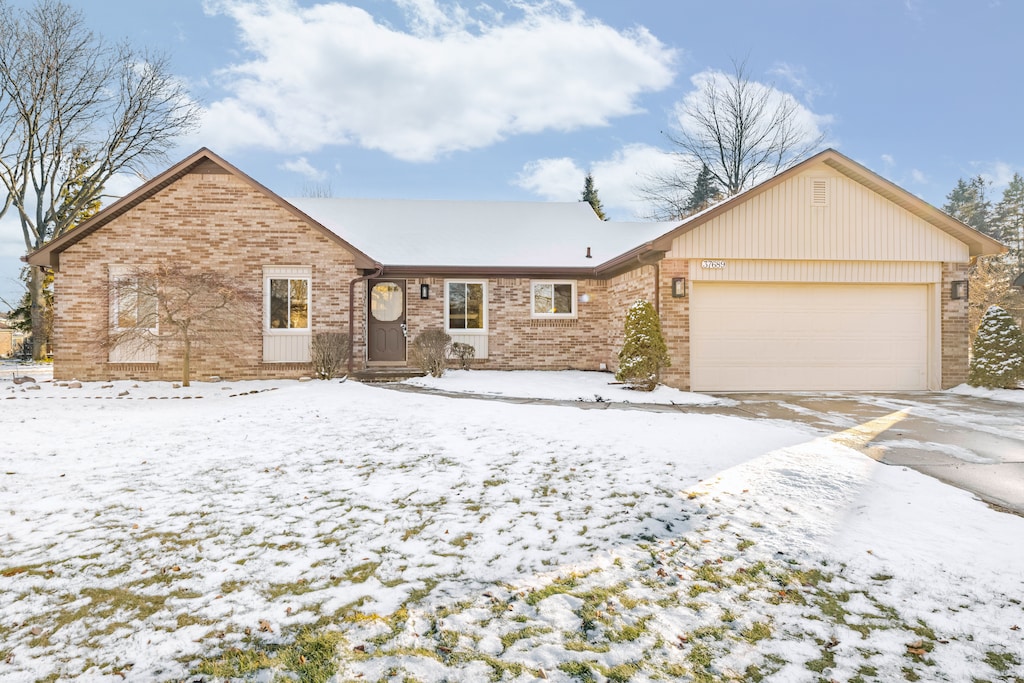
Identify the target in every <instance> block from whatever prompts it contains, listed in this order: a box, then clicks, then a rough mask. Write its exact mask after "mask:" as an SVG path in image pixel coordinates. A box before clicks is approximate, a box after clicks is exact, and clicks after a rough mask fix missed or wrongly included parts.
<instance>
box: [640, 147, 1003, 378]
mask: <svg viewBox="0 0 1024 683" xmlns="http://www.w3.org/2000/svg"><path fill="white" fill-rule="evenodd" d="M652 247H653V248H656V249H664V252H665V257H664V259H663V260H662V261H661V262H660V263H659V278H660V284H661V289H660V290H659V291H660V292H661V294H660V303H661V308H660V309H659V314H660V316H661V320H662V327H663V329H664V330H666V342H667V344H668V347H669V354H670V356H671V358H672V367H671V368H669V369H668V370H667V371H666V373H665V374H666V376H668V377H669V381H670V382H672V383H673V384H674V385H675V386H682V387H687V388H689V389H692V390H693V391H710V392H716V391H928V390H936V389H942V388H946V387H950V386H955V385H957V384H959V383H961V382H963V381H964V380H965V379H966V374H967V373H966V370H967V356H968V335H969V330H968V327H967V308H968V302H967V298H966V296H963V294H962V292H963V291H964V289H965V288H964V285H965V284H966V280H967V278H968V270H969V268H970V264H971V262H972V260H973V259H974V258H976V257H978V256H984V255H989V254H998V253H1000V251H1001V250H1002V247H1001V245H999V243H998V242H996V241H994V240H992V239H991V238H989V237H986V236H985V235H982V234H980V233H978V232H976V231H975V230H973V229H971V228H970V227H968V226H966V225H964V224H962V223H960V222H958V221H956V220H954V219H952V218H950V217H949V216H947V215H946V214H944V213H942V212H941V211H939V210H938V209H936V208H935V207H933V206H931V205H929V204H927V203H926V202H924V201H922V200H921V199H919V198H917V197H915V196H913V195H912V194H910V193H908V192H906V191H905V190H902V189H901V188H899V187H897V186H895V185H893V184H892V183H890V182H889V181H887V180H885V179H884V178H881V177H880V176H877V175H875V174H873V173H872V172H871V171H869V170H868V169H866V168H864V167H863V166H860V165H859V164H857V163H855V162H853V161H851V160H849V159H847V158H846V157H844V156H842V155H840V154H838V153H836V152H833V151H828V152H824V153H822V154H819V155H817V156H815V157H813V158H811V159H808V160H807V161H805V162H803V163H801V164H798V165H797V166H794V167H793V168H791V169H789V170H787V171H785V172H783V173H780V174H779V175H778V176H776V177H775V178H772V179H771V180H768V181H765V182H764V183H762V184H760V185H758V186H756V187H754V188H751V189H750V190H747V191H746V192H742V193H740V194H737V195H735V196H733V197H730V198H729V199H728V200H726V201H724V202H722V203H721V204H718V205H716V206H714V207H712V208H710V209H708V210H706V211H703V212H701V213H699V214H696V215H695V216H693V217H691V218H690V219H688V220H687V221H686V222H684V223H683V224H682V225H680V226H679V227H678V228H677V229H675V230H673V231H672V232H671V233H669V234H668V235H666V236H665V238H664V239H658V240H656V241H655V242H654V243H653V244H652Z"/></svg>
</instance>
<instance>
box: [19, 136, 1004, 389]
mask: <svg viewBox="0 0 1024 683" xmlns="http://www.w3.org/2000/svg"><path fill="white" fill-rule="evenodd" d="M1002 250H1003V247H1002V245H1000V244H999V243H998V242H996V241H994V240H992V239H990V238H988V237H986V236H985V235H982V234H981V233H979V232H977V231H975V230H973V229H971V228H970V227H968V226H966V225H964V224H963V223H960V222H958V221H956V220H954V219H952V218H950V217H949V216H947V215H946V214H944V213H943V212H941V211H939V210H938V209H936V208H934V207H933V206H931V205H929V204H927V203H925V202H924V201H922V200H920V199H919V198H917V197H915V196H913V195H912V194H910V193H908V192H906V191H905V190H903V189H901V188H899V187H897V186H896V185H894V184H893V183H891V182H889V181H887V180H885V179H884V178H882V177H880V176H878V175H877V174H875V173H873V172H872V171H870V170H868V169H867V168H865V167H863V166H861V165H860V164H858V163H856V162H854V161H852V160H851V159H849V158H847V157H845V156H843V155H842V154H839V153H838V152H836V151H834V150H826V151H824V152H821V153H820V154H817V155H816V156H814V157H812V158H810V159H807V160H806V161H804V162H802V163H800V164H798V165H796V166H794V167H792V168H790V169H789V170H787V171H785V172H783V173H781V174H779V175H778V176H776V177H775V178H772V179H771V180H768V181H766V182H764V183H761V184H760V185H758V186H756V187H754V188H752V189H750V190H747V191H745V192H743V193H741V194H739V195H736V196H734V197H731V198H730V199H728V200H727V201H724V202H722V203H720V204H718V205H717V206H715V207H713V208H711V209H709V210H706V211H704V212H702V213H700V214H697V215H695V216H692V217H690V218H688V219H686V220H684V221H677V222H673V223H615V222H603V221H601V220H599V219H598V218H597V217H596V216H595V215H594V213H593V212H592V211H591V209H590V206H589V205H588V204H586V203H581V202H572V203H539V202H536V203H526V202H524V203H517V202H446V201H402V200H345V199H298V200H285V199H282V198H281V197H278V196H277V195H276V194H274V193H273V192H271V191H269V190H268V189H267V188H265V187H263V186H262V185H260V184H259V183H257V182H256V181H255V180H253V179H252V178H250V177H249V176H247V175H246V174H244V173H242V172H241V171H239V170H238V169H236V168H235V167H234V166H232V165H231V164H229V163H228V162H226V161H224V160H223V159H221V158H220V157H218V156H217V155H216V154H214V153H212V152H210V151H209V150H206V149H201V150H199V151H198V152H196V153H195V154H193V155H191V156H190V157H188V158H187V159H185V160H183V161H181V162H180V163H178V164H175V165H174V166H172V167H171V168H169V169H168V170H166V171H165V172H163V173H161V174H160V175H159V176H157V177H155V178H153V179H152V180H150V181H149V182H147V183H146V184H145V185H143V186H141V187H140V188H138V189H137V190H135V191H134V192H132V193H131V194H129V195H127V196H125V197H123V198H122V199H121V200H119V201H118V202H116V203H114V204H112V205H111V206H109V207H108V208H106V209H105V210H103V211H102V212H100V213H99V214H97V215H96V216H95V217H93V218H92V219H90V220H89V221H88V222H86V223H84V224H82V225H81V226H79V227H78V228H77V229H76V230H74V231H72V232H69V233H66V234H65V235H63V236H62V237H60V238H59V239H56V240H54V241H52V242H50V243H49V244H47V245H46V246H45V247H43V248H42V249H40V250H38V251H36V252H34V253H32V254H30V255H29V256H28V257H27V259H28V261H29V263H30V264H32V265H34V266H40V267H44V268H50V269H52V270H53V271H54V272H55V283H54V288H55V289H54V292H55V298H56V301H57V310H56V315H55V322H54V335H55V348H56V350H57V352H56V357H55V362H54V375H55V377H56V378H58V379H70V378H77V379H81V380H109V379H116V378H125V379H129V378H130V379H142V380H150V379H153V380H155V379H161V380H176V379H178V378H179V373H180V359H179V357H178V355H177V354H180V350H178V349H176V348H175V347H173V346H162V347H159V348H156V347H153V348H151V349H149V350H146V349H143V350H141V351H140V350H138V349H136V350H134V351H131V350H125V349H121V348H114V349H110V350H106V349H104V348H103V347H102V345H100V344H97V343H96V338H97V331H101V332H102V331H103V330H108V329H110V327H109V326H110V325H112V324H113V320H115V319H116V315H117V311H116V309H117V307H118V306H119V305H121V304H119V302H117V301H111V300H110V299H111V298H116V296H112V295H111V294H110V291H111V288H110V287H109V286H107V283H109V282H110V281H111V280H112V278H116V277H118V275H119V274H123V273H124V272H126V270H127V269H131V268H137V267H151V266H155V265H159V264H171V263H174V264H189V265H192V266H194V267H196V268H197V269H202V270H205V271H217V272H221V273H226V274H230V275H231V276H232V277H234V278H238V280H239V281H240V282H242V283H243V284H245V285H246V286H248V287H251V288H252V290H253V291H258V292H262V293H263V297H264V306H263V308H264V313H263V324H262V330H261V331H260V330H256V329H254V330H253V331H252V332H251V333H245V334H241V335H240V336H239V338H238V339H237V340H236V341H235V342H233V343H230V344H223V345H218V347H216V348H200V349H197V350H194V353H193V370H194V373H193V374H194V376H195V377H197V378H202V377H205V376H208V375H219V376H222V377H225V378H230V379H245V378H290V377H297V376H299V375H303V374H308V373H310V371H311V366H310V343H311V338H312V334H313V333H315V332H318V331H349V330H351V332H352V340H353V359H354V363H355V366H356V368H357V369H362V368H372V367H374V366H380V365H397V366H404V365H406V362H407V360H406V359H407V344H408V340H411V339H412V338H414V337H415V336H416V335H417V334H419V333H420V332H422V331H423V330H425V329H428V328H431V327H442V328H444V329H445V330H446V331H447V332H449V333H450V334H451V336H452V338H453V339H454V340H455V341H461V342H464V343H468V344H471V345H472V346H473V347H474V348H475V350H476V360H475V361H474V362H473V365H474V367H477V368H485V369H566V368H575V369H588V370H597V369H601V368H608V369H614V368H615V364H616V354H617V352H618V350H619V348H620V347H621V343H622V328H623V321H624V318H625V314H626V310H627V309H628V307H629V306H630V305H631V304H632V303H633V302H634V301H635V300H636V299H637V298H639V297H644V298H646V299H648V300H650V301H652V302H654V303H655V305H656V307H657V309H658V311H659V313H660V316H661V321H662V326H663V329H664V332H665V336H666V339H667V342H668V347H669V352H670V354H671V358H672V367H671V368H670V369H669V370H668V371H667V372H666V373H665V375H664V376H663V381H664V382H665V383H666V384H669V385H671V386H675V387H678V388H681V389H691V390H696V391H763V390H927V389H939V388H945V387H950V386H954V385H956V384H958V383H960V382H962V381H964V379H965V377H966V370H967V367H966V366H967V357H968V353H967V350H968V329H967V300H966V295H965V292H964V291H963V290H962V289H961V287H962V285H963V284H965V283H964V281H965V280H966V273H967V268H968V266H969V264H970V262H971V260H972V259H973V258H975V257H977V256H980V255H987V254H996V253H1000V252H1001V251H1002ZM122 276H123V275H122ZM964 289H965V288H964ZM282 311H283V312H282Z"/></svg>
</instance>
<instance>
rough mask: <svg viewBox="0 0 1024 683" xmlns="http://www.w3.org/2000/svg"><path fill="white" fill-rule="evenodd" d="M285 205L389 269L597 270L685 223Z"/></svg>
mask: <svg viewBox="0 0 1024 683" xmlns="http://www.w3.org/2000/svg"><path fill="white" fill-rule="evenodd" d="M287 201H289V202H291V204H292V205H294V206H295V207H296V208H298V209H299V210H300V211H302V212H304V213H306V214H307V215H308V216H309V217H310V218H312V219H314V220H316V221H317V222H319V223H320V224H321V225H323V226H324V227H326V228H328V229H329V230H331V231H333V232H334V233H335V234H337V235H338V236H339V237H341V238H342V239H344V240H346V241H348V242H349V243H351V244H352V245H353V246H354V247H356V248H357V249H360V250H362V251H363V252H364V253H366V254H367V255H369V256H370V257H372V258H374V259H376V260H377V261H379V262H380V263H383V264H385V265H391V266H405V265H412V266H420V265H422V266H495V267H560V268H569V267H584V268H586V267H594V266H598V265H601V264H602V263H604V262H606V261H609V260H611V259H613V258H615V257H616V256H619V255H621V254H623V253H625V252H627V251H629V250H630V249H633V248H634V247H637V246H640V245H641V244H643V243H645V242H647V241H650V240H652V239H654V238H655V237H658V236H660V235H663V234H665V233H666V232H668V231H669V230H671V229H673V228H675V227H676V226H677V225H678V224H679V223H678V222H673V223H625V222H610V221H602V220H601V219H599V218H598V217H597V215H596V214H595V213H594V211H593V210H592V209H591V207H590V205H589V204H587V203H586V202H487V201H443V200H415V199H314V198H300V199H288V200H287ZM588 247H589V248H590V253H591V258H589V259H588V258H587V249H588Z"/></svg>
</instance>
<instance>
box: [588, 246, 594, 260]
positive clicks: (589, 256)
mask: <svg viewBox="0 0 1024 683" xmlns="http://www.w3.org/2000/svg"><path fill="white" fill-rule="evenodd" d="M587 258H594V257H593V256H591V255H590V247H587Z"/></svg>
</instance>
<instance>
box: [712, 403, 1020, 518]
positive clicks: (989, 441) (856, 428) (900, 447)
mask: <svg viewBox="0 0 1024 683" xmlns="http://www.w3.org/2000/svg"><path fill="white" fill-rule="evenodd" d="M728 397H729V398H731V399H733V400H735V401H738V403H739V405H737V406H736V407H735V408H734V409H733V410H734V411H735V412H733V414H746V415H748V416H750V417H758V418H765V419H779V420H787V421H790V422H801V423H804V424H808V425H810V426H812V427H814V428H815V429H816V430H820V431H821V432H822V433H832V434H836V438H837V440H841V441H842V440H844V436H845V435H849V437H850V438H849V439H848V443H849V445H852V446H856V447H858V448H859V449H860V450H861V451H863V452H864V453H866V454H868V455H869V456H871V457H873V458H875V459H876V460H878V461H880V462H883V463H885V464H887V465H902V466H905V467H910V468H913V469H915V470H917V471H918V472H922V473H924V474H927V475H929V476H932V477H935V478H936V479H940V480H942V481H944V482H947V483H949V484H952V485H953V486H957V487H959V488H962V489H965V490H967V491H971V492H972V493H974V494H976V495H977V496H978V497H979V498H981V499H982V500H984V501H986V502H988V503H991V504H993V505H996V506H998V507H1002V508H1006V509H1007V510H1009V511H1012V512H1015V513H1017V514H1020V515H1024V405H1021V404H1014V403H1007V402H1003V401H993V400H989V399H984V398H975V397H972V396H960V395H957V394H948V393H939V392H930V393H924V392H921V393H898V394H897V393H893V394H876V393H870V394H852V393H851V394H846V393H843V394H838V393H837V394H822V393H785V394H776V393H772V394H729V395H728ZM868 425H870V427H868Z"/></svg>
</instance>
